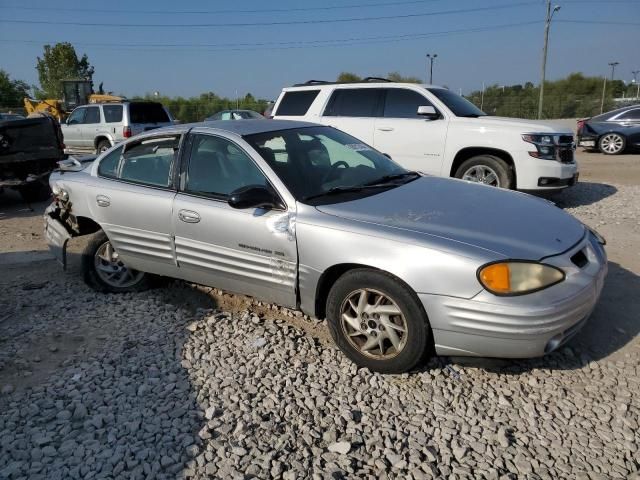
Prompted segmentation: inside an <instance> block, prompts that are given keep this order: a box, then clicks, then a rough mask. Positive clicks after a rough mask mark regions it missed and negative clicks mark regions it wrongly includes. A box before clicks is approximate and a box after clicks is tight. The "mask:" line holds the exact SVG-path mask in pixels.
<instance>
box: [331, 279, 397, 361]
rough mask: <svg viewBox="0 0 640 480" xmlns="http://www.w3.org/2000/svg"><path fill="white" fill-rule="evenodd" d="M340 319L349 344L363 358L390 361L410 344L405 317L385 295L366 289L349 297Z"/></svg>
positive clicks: (344, 303)
mask: <svg viewBox="0 0 640 480" xmlns="http://www.w3.org/2000/svg"><path fill="white" fill-rule="evenodd" d="M340 316H341V321H340V323H341V325H342V330H343V332H344V334H345V337H346V338H347V341H348V342H349V343H350V344H351V345H352V346H353V347H354V348H355V349H356V350H358V351H359V352H360V353H361V354H362V355H365V356H367V357H372V358H375V359H376V360H387V359H390V358H393V357H395V356H397V355H398V354H399V353H400V352H401V351H402V350H403V349H404V347H405V345H406V344H407V337H408V328H407V321H406V319H405V317H404V314H403V313H402V311H401V310H400V308H399V307H398V305H397V304H396V303H395V302H394V301H393V299H391V298H389V297H388V296H387V295H385V294H384V293H382V292H379V291H377V290H372V289H368V288H363V289H359V290H356V291H354V292H352V293H350V294H349V295H348V296H347V298H346V299H345V300H344V301H343V302H342V306H341V307H340Z"/></svg>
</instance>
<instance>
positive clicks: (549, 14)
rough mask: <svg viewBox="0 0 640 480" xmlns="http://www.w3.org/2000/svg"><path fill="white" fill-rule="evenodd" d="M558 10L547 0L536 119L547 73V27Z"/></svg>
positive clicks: (540, 112) (539, 110) (539, 117)
mask: <svg viewBox="0 0 640 480" xmlns="http://www.w3.org/2000/svg"><path fill="white" fill-rule="evenodd" d="M558 10H560V6H559V5H556V6H555V7H553V11H552V10H551V0H547V16H546V19H545V22H544V46H543V47H542V74H541V79H540V98H539V99H538V119H541V118H542V103H543V98H544V81H545V77H546V73H547V50H548V48H549V27H550V26H551V19H552V18H553V14H554V13H556V12H557V11H558Z"/></svg>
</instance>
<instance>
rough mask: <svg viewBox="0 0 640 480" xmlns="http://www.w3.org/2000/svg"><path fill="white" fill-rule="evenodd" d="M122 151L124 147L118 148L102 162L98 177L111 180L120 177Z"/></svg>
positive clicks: (99, 166)
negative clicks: (119, 165)
mask: <svg viewBox="0 0 640 480" xmlns="http://www.w3.org/2000/svg"><path fill="white" fill-rule="evenodd" d="M122 149H123V147H119V148H116V149H115V150H114V151H113V152H111V153H109V154H108V155H107V156H106V157H104V158H103V159H102V160H101V161H100V165H98V175H100V176H101V177H111V178H115V177H117V176H118V163H119V162H120V155H122Z"/></svg>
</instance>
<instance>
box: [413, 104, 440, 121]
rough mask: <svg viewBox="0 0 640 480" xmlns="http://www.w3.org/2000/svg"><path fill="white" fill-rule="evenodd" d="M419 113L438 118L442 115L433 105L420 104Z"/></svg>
mask: <svg viewBox="0 0 640 480" xmlns="http://www.w3.org/2000/svg"><path fill="white" fill-rule="evenodd" d="M418 115H421V116H423V117H427V118H431V119H434V118H438V117H439V116H440V114H439V113H438V112H437V111H436V109H435V108H434V107H433V106H431V105H420V106H419V107H418Z"/></svg>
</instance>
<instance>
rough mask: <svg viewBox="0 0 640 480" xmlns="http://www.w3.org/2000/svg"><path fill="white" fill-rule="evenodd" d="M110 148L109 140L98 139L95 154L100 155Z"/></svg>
mask: <svg viewBox="0 0 640 480" xmlns="http://www.w3.org/2000/svg"><path fill="white" fill-rule="evenodd" d="M110 148H111V142H110V141H109V140H100V141H99V142H98V146H97V147H96V155H100V154H101V153H102V152H106V151H107V150H109V149H110Z"/></svg>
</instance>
